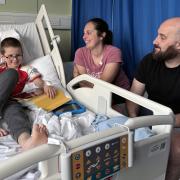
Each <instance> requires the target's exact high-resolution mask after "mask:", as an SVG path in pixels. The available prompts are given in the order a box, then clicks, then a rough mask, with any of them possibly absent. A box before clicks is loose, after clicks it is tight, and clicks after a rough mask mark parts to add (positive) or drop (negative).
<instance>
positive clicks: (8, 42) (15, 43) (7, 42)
mask: <svg viewBox="0 0 180 180" xmlns="http://www.w3.org/2000/svg"><path fill="white" fill-rule="evenodd" d="M8 47H18V48H21V50H22V46H21V43H20V41H19V40H17V39H15V38H12V37H8V38H5V39H4V40H2V42H1V54H4V53H5V48H8Z"/></svg>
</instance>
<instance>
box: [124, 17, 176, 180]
mask: <svg viewBox="0 0 180 180" xmlns="http://www.w3.org/2000/svg"><path fill="white" fill-rule="evenodd" d="M153 44H154V51H153V52H152V53H150V54H148V55H146V56H145V57H144V58H143V60H142V61H141V62H140V64H139V67H138V69H137V72H136V74H135V78H134V80H133V82H132V86H131V89H130V91H131V92H134V93H136V94H139V95H144V93H145V91H146V92H147V93H148V98H149V99H151V100H153V101H156V102H158V103H160V104H163V105H165V106H168V107H170V108H171V109H172V110H173V112H174V114H175V125H174V128H173V132H172V141H171V150H170V156H169V162H168V167H167V172H166V180H178V179H179V178H180V17H175V18H171V19H168V20H166V21H164V22H163V23H162V24H161V25H160V27H159V29H158V35H157V37H156V39H155V40H154V42H153ZM127 109H128V113H129V116H130V117H136V116H138V115H139V106H138V105H137V104H135V103H133V102H130V101H128V102H127Z"/></svg>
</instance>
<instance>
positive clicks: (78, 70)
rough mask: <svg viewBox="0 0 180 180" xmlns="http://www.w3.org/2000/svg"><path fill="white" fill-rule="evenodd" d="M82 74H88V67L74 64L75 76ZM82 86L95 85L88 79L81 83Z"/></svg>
mask: <svg viewBox="0 0 180 180" xmlns="http://www.w3.org/2000/svg"><path fill="white" fill-rule="evenodd" d="M81 74H87V72H86V69H85V68H84V67H83V66H80V65H77V64H74V68H73V77H74V78H75V77H77V76H79V75H81ZM79 84H80V86H81V87H93V85H92V84H91V83H89V82H86V81H82V82H80V83H79Z"/></svg>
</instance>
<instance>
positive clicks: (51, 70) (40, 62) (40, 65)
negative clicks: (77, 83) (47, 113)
mask: <svg viewBox="0 0 180 180" xmlns="http://www.w3.org/2000/svg"><path fill="white" fill-rule="evenodd" d="M28 65H30V66H33V67H35V68H36V69H37V70H38V72H39V73H40V74H41V75H42V79H43V80H44V81H47V82H50V83H51V84H52V85H53V86H55V87H56V88H61V89H62V85H61V82H60V80H59V78H58V75H57V72H56V69H55V67H54V64H53V62H52V59H51V56H50V55H49V54H48V55H46V56H42V57H40V58H37V59H35V60H33V61H31V62H30V63H29V64H28ZM34 88H35V85H34V83H28V84H26V86H25V87H24V90H23V92H27V91H31V90H32V89H34Z"/></svg>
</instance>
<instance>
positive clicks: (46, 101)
mask: <svg viewBox="0 0 180 180" xmlns="http://www.w3.org/2000/svg"><path fill="white" fill-rule="evenodd" d="M70 100H71V98H70V97H67V96H65V94H64V92H63V91H62V90H57V93H56V96H55V98H54V99H50V98H49V97H48V96H47V95H46V94H42V95H40V96H34V97H33V98H31V99H30V101H31V102H33V103H34V104H35V105H37V106H38V107H41V108H42V109H44V110H46V111H52V110H54V109H56V108H57V107H59V106H61V105H63V104H65V103H67V102H68V101H70Z"/></svg>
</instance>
